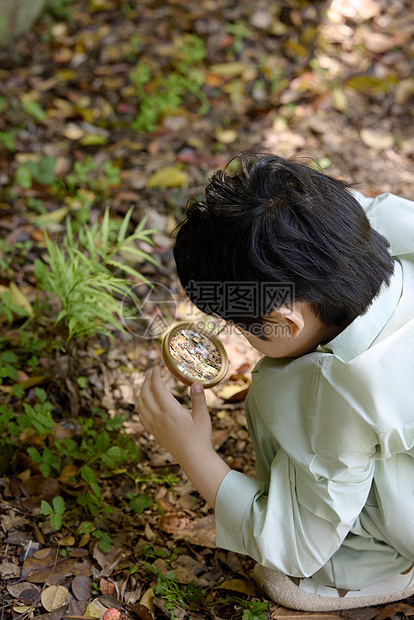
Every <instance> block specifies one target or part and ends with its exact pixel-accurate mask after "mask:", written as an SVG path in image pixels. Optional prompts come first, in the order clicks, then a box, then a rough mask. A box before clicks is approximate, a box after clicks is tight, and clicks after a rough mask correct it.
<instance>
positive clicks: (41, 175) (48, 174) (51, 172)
mask: <svg viewBox="0 0 414 620" xmlns="http://www.w3.org/2000/svg"><path fill="white" fill-rule="evenodd" d="M55 166H56V159H55V158H54V157H42V159H41V160H40V161H39V162H36V161H26V162H25V163H24V164H20V166H19V167H18V168H17V171H16V177H15V180H16V183H17V184H18V185H20V186H21V187H23V189H30V188H31V187H32V184H33V181H36V182H37V183H40V184H41V185H52V184H53V183H54V182H55V180H56V175H55Z"/></svg>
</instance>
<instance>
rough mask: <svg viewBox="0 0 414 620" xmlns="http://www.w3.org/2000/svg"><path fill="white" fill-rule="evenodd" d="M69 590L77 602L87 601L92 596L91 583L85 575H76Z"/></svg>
mask: <svg viewBox="0 0 414 620" xmlns="http://www.w3.org/2000/svg"><path fill="white" fill-rule="evenodd" d="M71 588H72V592H73V594H74V595H75V596H76V598H77V599H78V601H87V600H88V598H89V597H90V596H91V594H92V581H91V579H90V577H87V576H86V575H76V577H75V578H74V579H73V581H72V584H71Z"/></svg>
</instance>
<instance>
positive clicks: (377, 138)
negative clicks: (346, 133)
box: [360, 128, 394, 150]
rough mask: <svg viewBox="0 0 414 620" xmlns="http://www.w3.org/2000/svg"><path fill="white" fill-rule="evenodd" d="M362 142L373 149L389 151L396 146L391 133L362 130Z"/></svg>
mask: <svg viewBox="0 0 414 620" xmlns="http://www.w3.org/2000/svg"><path fill="white" fill-rule="evenodd" d="M360 136H361V140H362V142H363V143H364V144H365V145H366V146H369V147H370V148H371V149H378V150H382V149H389V148H391V147H392V146H394V136H393V135H392V134H390V133H379V132H376V131H373V130H372V129H365V128H364V129H361V131H360Z"/></svg>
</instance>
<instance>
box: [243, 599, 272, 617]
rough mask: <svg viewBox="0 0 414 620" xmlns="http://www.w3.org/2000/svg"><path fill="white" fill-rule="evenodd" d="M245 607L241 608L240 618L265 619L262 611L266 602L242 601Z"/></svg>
mask: <svg viewBox="0 0 414 620" xmlns="http://www.w3.org/2000/svg"><path fill="white" fill-rule="evenodd" d="M243 605H245V609H244V610H243V615H242V620H267V615H266V614H265V613H264V612H265V610H266V609H267V607H268V604H267V603H265V602H264V601H243Z"/></svg>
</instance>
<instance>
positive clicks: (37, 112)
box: [22, 100, 46, 123]
mask: <svg viewBox="0 0 414 620" xmlns="http://www.w3.org/2000/svg"><path fill="white" fill-rule="evenodd" d="M22 108H23V110H24V111H25V112H26V114H30V116H33V118H34V119H35V121H37V122H39V123H40V122H41V121H43V120H44V119H45V118H46V112H45V111H44V110H43V108H42V107H41V106H40V105H39V104H38V103H37V101H34V100H29V101H22Z"/></svg>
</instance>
